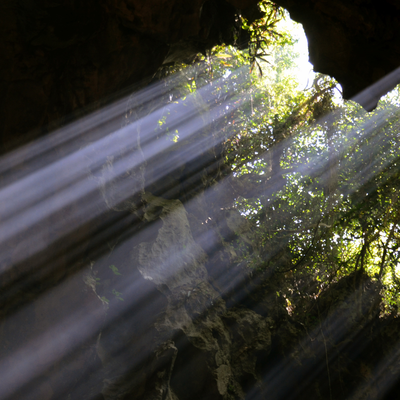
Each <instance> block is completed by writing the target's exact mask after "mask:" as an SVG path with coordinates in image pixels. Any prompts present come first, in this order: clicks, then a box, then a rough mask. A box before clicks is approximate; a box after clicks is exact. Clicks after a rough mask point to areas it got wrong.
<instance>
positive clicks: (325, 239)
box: [160, 1, 400, 313]
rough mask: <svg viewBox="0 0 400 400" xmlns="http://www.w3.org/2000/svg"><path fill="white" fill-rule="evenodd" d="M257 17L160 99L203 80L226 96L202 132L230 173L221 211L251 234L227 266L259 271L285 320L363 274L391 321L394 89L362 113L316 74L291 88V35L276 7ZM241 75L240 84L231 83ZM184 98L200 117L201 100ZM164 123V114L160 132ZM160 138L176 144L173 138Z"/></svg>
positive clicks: (395, 243) (398, 234)
mask: <svg viewBox="0 0 400 400" xmlns="http://www.w3.org/2000/svg"><path fill="white" fill-rule="evenodd" d="M260 9H261V11H262V13H263V14H264V16H263V18H262V19H258V20H255V21H249V20H248V19H246V18H245V17H243V27H244V28H245V29H248V31H249V32H250V33H251V35H250V37H251V39H250V46H249V48H248V49H247V50H245V51H241V50H238V49H236V48H234V47H230V46H219V47H217V48H214V49H213V51H212V55H211V56H207V57H204V56H201V57H199V62H200V64H202V65H203V68H198V69H186V70H183V74H182V75H181V79H182V82H181V85H180V86H179V87H180V90H179V91H178V92H179V93H175V94H174V95H173V96H172V97H171V102H173V101H174V98H179V97H180V98H182V97H183V98H185V95H187V94H188V93H197V92H196V91H197V90H198V89H199V88H201V87H205V86H206V85H208V84H212V86H210V89H209V91H211V92H213V96H215V99H216V100H215V101H217V102H220V103H221V104H222V103H223V102H224V101H226V100H227V98H228V97H229V101H228V102H227V103H224V104H226V106H225V109H224V110H222V111H221V114H220V115H219V116H218V117H217V116H214V117H213V118H214V120H213V133H212V134H213V135H214V136H215V135H219V136H220V138H221V142H222V143H223V145H222V146H221V148H220V149H219V150H218V151H219V156H220V157H221V159H224V162H225V165H226V166H227V170H228V171H229V172H230V173H231V174H232V178H231V185H232V187H233V188H234V198H232V205H231V206H232V207H234V208H236V209H237V210H239V211H240V213H241V214H242V216H243V218H246V220H247V224H249V225H250V226H251V237H252V241H253V246H248V244H247V243H241V244H240V243H239V244H237V245H236V246H237V247H239V248H240V247H241V246H242V250H241V251H237V254H238V257H237V259H236V262H237V263H243V262H245V263H247V264H248V266H249V267H251V268H255V269H264V270H265V269H267V270H270V272H271V274H272V275H274V276H275V277H276V279H277V280H278V281H279V282H280V291H281V293H282V294H283V296H284V297H285V298H286V299H287V303H288V307H289V308H290V310H291V312H296V307H297V306H299V307H300V304H302V300H304V299H305V298H307V297H314V298H316V297H317V296H319V295H320V294H321V292H322V291H324V290H325V289H326V288H327V287H328V286H329V285H330V284H331V283H333V282H336V281H338V280H339V279H340V278H341V277H344V276H347V275H349V274H351V273H352V272H354V271H364V272H366V273H368V274H369V275H370V276H371V277H372V278H373V279H375V280H378V281H379V282H381V284H382V285H383V292H382V293H383V295H384V299H385V300H384V301H385V304H384V307H383V308H384V309H383V311H384V312H385V313H397V304H398V301H399V296H398V293H399V289H400V271H399V258H400V252H399V249H400V230H399V225H398V223H399V219H400V207H399V198H398V196H399V183H398V182H399V181H400V180H399V154H398V148H399V147H400V146H399V145H400V143H399V141H400V135H399V127H400V122H399V113H398V104H399V102H400V97H399V93H398V91H397V92H393V93H391V94H390V95H388V96H386V98H385V99H383V100H382V101H381V102H380V104H379V106H378V108H377V109H376V110H375V111H373V112H371V113H366V112H365V111H363V110H362V109H361V107H360V106H358V105H357V104H355V103H353V102H351V101H345V102H343V101H340V100H338V95H337V94H338V93H339V91H340V88H338V85H337V83H336V82H335V81H334V80H333V79H331V78H329V77H327V76H322V75H315V79H314V82H313V84H312V85H309V88H308V89H307V90H299V89H298V82H297V80H296V77H295V76H294V75H293V74H292V73H290V71H291V68H293V66H295V64H296V59H297V54H296V51H295V47H294V44H295V39H294V38H293V37H292V35H291V34H290V32H284V31H281V32H278V30H279V28H278V22H279V20H280V19H281V18H283V11H282V10H281V9H279V8H277V7H275V6H274V4H273V3H270V2H265V1H264V2H261V3H260ZM248 64H250V67H248V66H246V65H248ZM244 67H245V68H246V74H247V73H249V74H250V76H251V77H250V79H247V80H243V79H242V76H243V68H244ZM193 71H195V73H193ZM288 71H289V72H288ZM212 82H213V83H212ZM232 92H234V93H235V95H233V96H232ZM207 93H208V94H209V92H207ZM335 93H336V94H335ZM193 98H195V99H196V101H197V102H198V106H199V107H200V108H201V107H203V111H204V115H206V112H207V107H206V106H205V102H204V101H203V100H202V97H201V95H200V94H199V95H196V96H194V97H192V99H193ZM192 101H193V100H192ZM168 118H169V116H168V107H167V108H166V113H165V119H164V120H162V121H161V120H160V126H162V125H163V124H168ZM205 118H206V117H205ZM172 137H173V140H174V141H178V140H179V132H174V133H173V135H172ZM226 174H227V172H226V171H225V172H224V174H223V175H224V176H226ZM255 249H256V250H255Z"/></svg>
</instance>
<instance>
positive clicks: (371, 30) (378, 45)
mask: <svg viewBox="0 0 400 400" xmlns="http://www.w3.org/2000/svg"><path fill="white" fill-rule="evenodd" d="M277 3H278V4H279V5H281V6H282V7H284V8H286V9H287V10H288V11H289V12H290V16H291V18H292V19H294V20H295V21H298V22H300V23H302V24H303V27H304V30H305V32H306V35H307V39H308V46H309V54H310V62H311V63H312V64H313V65H314V69H315V71H318V72H322V73H324V74H327V75H330V76H333V77H335V78H336V79H337V80H338V81H339V83H340V84H341V85H342V88H343V97H344V98H345V99H350V98H351V97H353V96H354V95H356V94H357V93H358V92H360V91H361V90H363V89H365V88H366V87H368V86H369V85H371V84H372V83H374V82H376V81H377V80H378V79H380V78H382V77H383V76H385V75H386V74H388V73H390V72H392V71H393V70H395V69H396V68H398V67H399V65H400V45H399V43H400V36H399V32H398V30H397V28H396V26H398V25H399V22H400V5H399V4H398V3H397V2H394V1H392V0H385V1H380V2H375V1H369V0H361V1H348V0H336V1H326V0H301V1H297V0H278V1H277ZM397 83H399V82H397ZM397 83H396V84H397ZM394 86H395V85H393V86H392V87H394Z"/></svg>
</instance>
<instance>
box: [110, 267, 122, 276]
mask: <svg viewBox="0 0 400 400" xmlns="http://www.w3.org/2000/svg"><path fill="white" fill-rule="evenodd" d="M108 268H110V269H111V271H112V272H113V274H114V275H121V273H120V272H119V271H118V268H117V267H116V266H115V265H110V266H109V267H108Z"/></svg>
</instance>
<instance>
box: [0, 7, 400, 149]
mask: <svg viewBox="0 0 400 400" xmlns="http://www.w3.org/2000/svg"><path fill="white" fill-rule="evenodd" d="M256 3H257V1H255V0H227V1H225V0H208V1H207V0H190V1H188V0H169V1H161V0H104V1H102V2H99V1H97V0H88V1H85V2H81V1H78V0H59V1H57V2H56V1H50V0H19V1H15V0H4V1H2V4H1V5H0V8H1V10H0V32H1V33H0V35H1V37H2V40H1V41H0V49H1V50H0V52H1V55H2V56H1V57H0V74H1V77H2V78H1V80H0V103H1V104H0V134H1V138H2V140H1V145H2V151H3V152H4V151H7V149H9V148H11V147H13V146H15V145H16V144H17V142H18V140H21V138H23V137H24V135H25V134H26V132H28V131H32V130H35V129H36V132H37V133H36V135H40V134H43V130H41V127H42V126H46V125H49V124H50V126H51V124H53V126H55V125H56V124H54V121H57V120H60V118H63V117H65V116H68V115H71V113H72V112H74V111H75V110H78V109H82V108H83V107H85V106H87V105H90V104H100V103H99V101H101V100H102V99H104V98H107V96H109V95H111V94H113V93H116V92H118V91H119V90H121V89H124V88H126V87H128V86H129V85H132V84H134V83H137V82H140V81H143V80H145V79H146V78H148V77H151V76H152V75H153V74H154V72H155V71H157V69H158V68H159V67H160V66H161V65H162V64H163V63H164V62H169V61H173V60H190V59H191V58H193V55H194V54H195V53H197V52H198V51H201V50H204V49H205V48H210V47H212V46H213V45H215V44H217V43H218V42H225V43H231V42H233V37H232V36H233V35H232V26H233V24H234V23H235V22H234V19H235V14H236V13H237V11H238V10H240V12H242V13H244V14H246V13H247V14H249V15H250V14H251V13H254V12H255V7H256ZM277 3H278V4H279V5H281V6H283V7H285V8H286V9H287V10H288V11H289V12H290V14H291V17H292V18H293V19H294V20H296V21H298V22H301V23H302V24H303V26H304V29H305V31H306V34H307V37H308V40H309V52H310V61H311V62H312V64H313V65H314V67H315V70H316V71H318V72H322V73H325V74H328V75H331V76H334V77H335V78H336V79H337V80H338V81H339V82H340V83H341V84H342V87H343V90H344V97H345V98H350V97H352V96H353V95H355V94H356V93H357V92H359V91H360V90H362V89H364V88H365V87H367V86H369V85H370V84H371V83H373V82H375V81H376V80H378V79H379V78H381V77H383V76H385V75H386V74H387V73H389V72H390V71H392V70H394V69H395V68H397V67H398V66H399V65H400V40H399V39H400V31H399V29H398V26H399V22H400V21H399V18H400V12H399V11H400V4H399V3H398V2H397V1H395V0H379V1H375V0H336V1H333V0H278V1H277Z"/></svg>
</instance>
